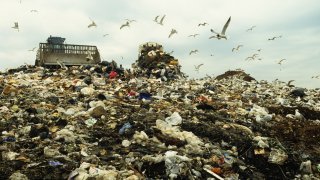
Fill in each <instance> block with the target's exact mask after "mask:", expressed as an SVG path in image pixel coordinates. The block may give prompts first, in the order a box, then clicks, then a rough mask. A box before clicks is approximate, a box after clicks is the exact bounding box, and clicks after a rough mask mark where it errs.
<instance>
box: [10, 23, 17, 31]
mask: <svg viewBox="0 0 320 180" xmlns="http://www.w3.org/2000/svg"><path fill="white" fill-rule="evenodd" d="M12 28H13V29H17V30H18V31H19V23H18V22H15V23H14V26H13V27H12Z"/></svg>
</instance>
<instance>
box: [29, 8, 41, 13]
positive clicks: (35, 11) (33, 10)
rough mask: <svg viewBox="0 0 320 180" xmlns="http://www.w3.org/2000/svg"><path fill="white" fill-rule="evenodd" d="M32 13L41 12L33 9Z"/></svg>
mask: <svg viewBox="0 0 320 180" xmlns="http://www.w3.org/2000/svg"><path fill="white" fill-rule="evenodd" d="M30 12H34V13H37V12H39V11H38V10H36V9H32V10H30Z"/></svg>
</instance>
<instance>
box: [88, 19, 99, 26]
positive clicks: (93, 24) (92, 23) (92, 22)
mask: <svg viewBox="0 0 320 180" xmlns="http://www.w3.org/2000/svg"><path fill="white" fill-rule="evenodd" d="M90 20H91V24H89V25H88V28H91V27H97V24H96V23H95V22H94V21H93V20H92V19H91V18H90Z"/></svg>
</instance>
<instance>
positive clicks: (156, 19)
mask: <svg viewBox="0 0 320 180" xmlns="http://www.w3.org/2000/svg"><path fill="white" fill-rule="evenodd" d="M158 18H159V15H158V16H156V17H155V18H154V20H153V21H154V22H156V23H158Z"/></svg>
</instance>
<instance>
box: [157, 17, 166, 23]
mask: <svg viewBox="0 0 320 180" xmlns="http://www.w3.org/2000/svg"><path fill="white" fill-rule="evenodd" d="M165 17H166V15H163V16H162V18H161V19H160V22H158V24H160V25H163V20H164V18H165Z"/></svg>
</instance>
